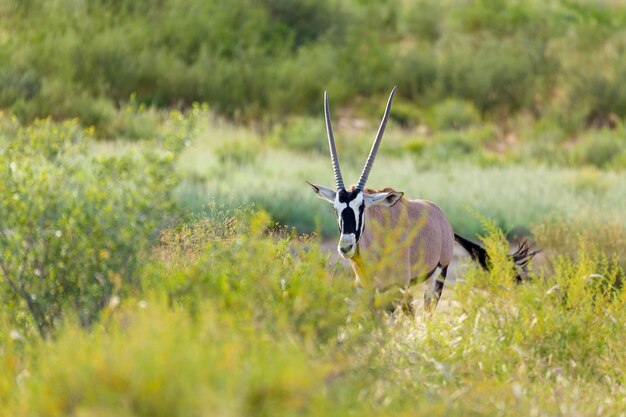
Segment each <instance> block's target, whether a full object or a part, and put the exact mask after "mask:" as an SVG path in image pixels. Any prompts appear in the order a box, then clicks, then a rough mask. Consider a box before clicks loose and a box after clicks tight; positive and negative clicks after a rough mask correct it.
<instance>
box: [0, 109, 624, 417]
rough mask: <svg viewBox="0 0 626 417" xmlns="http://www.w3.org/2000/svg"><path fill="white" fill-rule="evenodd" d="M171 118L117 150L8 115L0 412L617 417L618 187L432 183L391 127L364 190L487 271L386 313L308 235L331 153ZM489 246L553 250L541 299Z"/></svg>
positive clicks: (71, 128) (563, 176)
mask: <svg viewBox="0 0 626 417" xmlns="http://www.w3.org/2000/svg"><path fill="white" fill-rule="evenodd" d="M157 115H158V119H159V123H158V125H157V127H158V129H157V130H156V131H157V132H158V135H156V136H155V138H154V139H152V140H144V141H140V142H128V141H118V142H110V143H103V142H97V141H95V140H94V137H93V132H92V131H91V130H89V129H88V130H83V129H82V128H81V127H80V126H79V125H78V124H77V123H76V122H64V123H56V122H53V121H50V120H42V121H38V122H36V123H35V124H33V125H29V126H23V125H21V124H20V123H19V122H18V121H17V120H15V119H12V118H10V117H4V118H2V128H1V129H0V135H1V137H2V140H3V146H4V147H3V152H2V153H1V154H0V155H1V157H2V158H4V160H3V163H4V166H6V167H7V169H6V170H5V171H3V175H4V177H3V180H2V184H4V185H3V188H2V192H3V193H4V196H5V197H3V200H2V201H3V205H2V210H3V215H2V219H3V220H2V221H3V223H2V227H1V228H0V230H2V233H1V234H0V235H1V236H2V245H3V246H2V257H1V258H0V267H1V270H2V272H3V286H2V297H3V300H4V303H3V306H2V309H1V310H0V327H1V329H2V335H3V336H2V338H1V339H0V347H1V349H0V361H1V363H2V366H1V367H0V369H1V371H0V409H1V410H3V413H6V415H11V416H67V415H72V416H203V415H224V416H228V415H233V416H235V415H255V416H269V415H272V416H274V415H289V416H291V415H314V416H325V415H328V416H334V415H336V416H339V415H371V416H378V415H392V414H393V415H459V416H467V415H502V416H507V415H511V416H517V415H537V416H551V415H567V416H570V415H571V416H574V415H598V416H606V415H615V416H621V415H623V412H624V411H623V410H624V409H625V407H626V392H625V391H624V388H623V386H622V383H623V381H624V376H625V374H624V370H625V369H626V357H625V356H624V354H623V349H622V347H623V345H624V343H625V342H626V333H625V332H624V331H623V329H624V324H625V323H626V316H625V311H626V309H625V308H624V307H625V305H626V296H625V293H624V292H623V291H622V289H621V288H622V282H623V276H624V272H623V269H622V266H620V265H624V259H623V253H624V249H625V248H626V233H624V230H625V226H626V225H625V224H624V218H623V214H622V215H620V213H623V208H624V201H625V199H624V198H623V196H624V195H625V192H626V191H625V190H624V185H623V184H624V181H623V177H624V174H623V173H622V171H621V170H600V169H599V168H597V167H593V166H587V167H582V168H581V167H579V168H576V167H575V166H574V165H572V164H571V163H567V164H562V165H555V166H551V167H550V166H546V165H542V164H541V162H540V161H537V160H535V159H532V158H529V159H528V160H527V161H526V164H523V163H520V164H516V163H512V162H511V161H506V160H505V161H504V162H497V163H495V164H488V165H481V164H477V163H476V162H475V161H474V162H472V161H473V158H474V156H475V155H474V156H471V155H470V156H468V157H467V158H465V160H463V159H462V158H461V162H460V163H459V164H457V165H455V164H453V163H452V162H448V163H443V162H442V163H440V164H435V166H428V164H426V165H424V164H421V163H420V161H419V158H420V156H416V155H412V156H411V155H407V156H398V155H397V154H394V153H393V152H392V148H393V146H395V145H393V143H396V144H402V143H405V142H409V143H410V142H411V141H412V140H413V139H414V135H413V134H412V133H411V132H407V131H404V130H402V129H395V128H394V129H392V130H391V131H390V133H391V135H390V138H392V139H391V140H390V145H392V147H391V148H388V151H389V152H390V153H391V155H389V156H385V155H383V156H381V158H380V160H378V161H377V165H376V167H375V169H374V171H373V174H372V178H371V183H372V184H373V185H378V184H380V185H383V184H385V182H386V181H391V180H393V183H394V185H397V187H398V188H399V189H402V190H404V191H406V192H407V193H408V194H410V195H415V196H420V197H427V198H430V199H432V200H435V201H438V202H439V203H440V204H441V205H442V206H443V207H444V208H445V209H446V211H447V212H448V214H449V215H450V217H451V219H452V221H453V223H454V224H455V226H457V227H458V228H459V229H460V230H461V231H463V232H464V233H468V234H471V233H475V232H477V231H481V232H482V233H483V234H485V236H487V237H486V239H485V241H484V242H485V244H486V245H487V247H488V248H489V251H490V253H491V256H492V258H493V260H494V261H493V268H492V270H491V272H484V271H480V270H477V269H475V267H474V266H472V265H465V266H464V267H462V268H463V273H462V275H463V278H462V279H458V280H457V284H456V285H454V287H447V288H446V289H445V291H444V298H443V301H442V304H441V305H440V308H439V310H438V312H437V313H436V314H435V315H434V316H433V317H430V318H425V317H424V316H423V315H422V313H421V312H418V314H417V316H416V317H412V316H409V315H407V314H405V313H402V312H401V311H398V312H396V313H394V314H393V315H386V314H385V313H383V312H381V311H380V310H377V309H375V308H372V305H371V304H370V302H369V301H368V299H369V295H368V293H367V291H364V292H363V291H355V289H354V288H353V284H352V280H353V278H352V273H351V271H348V270H345V269H343V268H342V267H341V266H339V265H336V266H334V267H330V266H329V265H328V263H327V255H326V254H324V253H323V252H322V251H321V248H320V237H318V236H302V235H300V234H298V233H296V231H300V232H302V231H311V230H321V231H322V232H325V231H327V230H328V231H330V230H332V228H333V227H332V222H333V221H334V220H333V219H332V217H331V215H330V213H329V212H328V209H327V207H325V205H323V204H321V202H319V201H317V199H315V198H314V196H313V195H312V193H311V192H310V191H309V189H308V186H306V184H305V183H304V180H305V179H311V180H316V181H320V182H323V183H326V184H330V183H332V181H331V177H330V175H329V162H328V160H327V159H328V158H327V157H326V156H325V155H323V152H322V150H320V151H315V150H310V149H307V150H302V149H299V148H297V147H296V148H294V147H293V146H285V145H284V144H280V143H276V142H275V139H274V138H273V136H272V135H261V134H258V133H254V131H251V130H249V129H245V128H239V127H235V126H233V125H231V124H229V123H226V122H222V121H219V119H215V118H214V117H209V114H207V113H206V111H205V110H201V109H197V110H194V111H192V112H190V113H188V114H181V113H178V112H174V113H171V114H169V115H168V114H162V113H155V114H153V116H154V117H157ZM153 116H150V117H153ZM127 117H135V116H127ZM138 117H144V116H138ZM322 139H323V138H322ZM244 143H245V144H248V143H249V144H250V147H248V146H243V144H244ZM250 149H253V150H254V152H251V151H250ZM359 149H360V146H356V145H354V144H352V145H350V144H347V143H344V144H343V145H342V151H343V152H344V154H348V151H349V150H354V151H355V152H360V150H359ZM477 152H478V153H479V154H480V153H485V152H488V150H485V149H483V150H479V151H477ZM346 156H348V155H346ZM344 159H345V161H346V163H345V168H344V169H345V173H346V175H351V176H355V175H356V174H357V173H358V170H359V168H360V163H361V156H360V155H359V156H358V157H357V156H351V157H346V158H344ZM250 204H254V205H250ZM229 207H230V208H229ZM466 207H467V208H469V209H471V210H475V211H477V212H479V213H481V214H482V215H483V216H487V217H488V218H491V219H493V220H494V221H495V223H494V222H489V221H487V222H485V218H483V217H480V216H478V215H477V214H473V213H472V212H471V210H468V209H466ZM277 220H278V221H280V223H281V224H282V225H284V226H288V227H287V228H283V229H277V228H276V221H277ZM498 226H503V227H504V228H505V230H509V229H514V230H513V231H515V230H518V232H520V231H521V233H523V234H529V233H530V234H532V236H533V239H535V240H536V241H538V242H539V243H540V244H541V245H542V247H543V249H544V252H545V260H544V262H543V263H542V266H541V267H540V268H537V269H535V272H534V276H535V278H534V279H533V280H532V281H531V282H529V283H526V284H524V285H522V286H515V285H514V284H513V270H512V267H511V265H510V264H509V263H508V262H509V261H508V260H507V258H506V256H505V255H506V253H507V250H508V244H507V242H506V240H505V237H504V234H503V233H502V232H501V231H500V230H501V229H500V228H499V227H498ZM290 227H294V228H296V229H291V228H290ZM515 228H517V229H515ZM416 296H417V297H420V294H419V292H418V293H417V294H416Z"/></svg>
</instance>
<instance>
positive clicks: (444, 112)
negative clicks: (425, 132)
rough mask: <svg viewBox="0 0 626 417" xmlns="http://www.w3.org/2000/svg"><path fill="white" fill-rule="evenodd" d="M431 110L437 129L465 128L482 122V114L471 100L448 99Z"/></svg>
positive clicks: (434, 125) (433, 122) (433, 123)
mask: <svg viewBox="0 0 626 417" xmlns="http://www.w3.org/2000/svg"><path fill="white" fill-rule="evenodd" d="M431 112H432V116H431V118H432V125H433V127H434V128H435V129H437V130H448V129H464V128H468V127H471V126H473V125H476V124H478V123H480V114H478V111H477V110H476V109H475V108H474V106H473V105H472V103H470V102H464V101H459V100H452V99H450V100H446V101H443V102H441V103H439V104H437V105H435V106H434V107H433V108H432V110H431Z"/></svg>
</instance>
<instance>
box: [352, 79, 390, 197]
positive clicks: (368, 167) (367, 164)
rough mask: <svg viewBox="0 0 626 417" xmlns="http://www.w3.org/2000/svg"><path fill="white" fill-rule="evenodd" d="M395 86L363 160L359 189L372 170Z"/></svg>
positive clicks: (363, 185)
mask: <svg viewBox="0 0 626 417" xmlns="http://www.w3.org/2000/svg"><path fill="white" fill-rule="evenodd" d="M397 87H398V86H397V85H396V86H394V87H393V90H391V94H390V95H389V100H387V108H386V109H385V115H384V116H383V120H382V121H381V122H380V126H379V127H378V133H377V134H376V139H375V140H374V144H373V145H372V149H371V150H370V154H369V156H368V157H367V161H366V162H365V167H364V168H363V172H362V173H361V178H359V183H358V184H357V186H356V188H358V189H359V190H364V189H365V183H366V182H367V177H368V176H369V175H370V171H371V170H372V165H374V159H376V153H377V152H378V147H379V146H380V141H381V140H382V138H383V133H385V127H386V126H387V119H389V113H390V111H391V102H392V101H393V95H394V94H395V92H396V88H397Z"/></svg>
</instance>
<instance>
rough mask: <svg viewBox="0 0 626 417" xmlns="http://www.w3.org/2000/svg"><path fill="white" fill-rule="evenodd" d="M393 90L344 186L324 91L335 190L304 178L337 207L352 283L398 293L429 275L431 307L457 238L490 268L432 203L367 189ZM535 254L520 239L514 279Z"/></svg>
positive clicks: (342, 249) (427, 297) (428, 301)
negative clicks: (353, 177)
mask: <svg viewBox="0 0 626 417" xmlns="http://www.w3.org/2000/svg"><path fill="white" fill-rule="evenodd" d="M395 92H396V87H394V88H393V90H392V91H391V94H390V95H389V99H388V101H387V106H386V108H385V113H384V116H383V118H382V121H381V123H380V126H379V128H378V132H377V134H376V138H375V139H374V143H373V145H372V148H371V150H370V153H369V156H368V157H367V161H366V162H365V167H364V168H363V171H362V173H361V177H360V178H359V181H358V183H357V184H356V186H354V185H353V186H351V187H349V188H346V186H345V184H344V181H343V177H342V175H341V168H340V166H339V158H338V156H337V148H336V146H335V138H334V135H333V128H332V124H331V119H330V108H329V104H328V92H327V91H325V92H324V116H325V121H326V133H327V136H328V145H329V148H330V159H331V162H332V166H333V172H334V176H335V183H336V191H335V190H332V189H330V188H327V187H323V186H321V185H316V184H312V183H310V182H308V181H307V183H308V184H309V185H310V186H311V187H312V188H313V191H314V192H315V194H316V195H317V197H319V198H321V199H323V200H326V201H327V202H329V203H331V204H332V205H333V207H334V209H335V212H336V215H337V223H338V226H339V233H340V237H339V243H338V245H337V250H338V252H339V254H340V255H341V256H342V257H344V258H347V259H349V261H350V264H351V266H352V268H353V270H354V272H355V278H356V284H357V285H358V286H360V287H365V288H370V289H373V290H375V291H376V292H383V291H386V290H388V289H390V288H392V287H399V289H400V290H401V291H402V292H406V291H405V290H406V289H408V287H409V286H410V285H411V284H412V283H414V282H416V281H417V282H421V281H424V280H427V279H429V281H428V282H430V285H429V286H427V289H426V290H425V292H424V307H425V310H426V311H431V310H433V309H434V308H435V307H436V305H437V303H438V301H439V299H440V298H441V294H442V291H443V287H444V282H445V279H446V275H447V272H448V266H449V265H450V262H451V261H452V256H453V251H454V242H455V241H456V242H458V243H459V244H460V245H461V246H462V247H463V248H464V249H465V250H467V251H468V252H469V254H470V256H471V257H472V259H473V260H475V261H477V262H478V263H479V264H480V265H481V266H482V267H483V268H488V265H489V263H488V260H489V256H488V254H487V251H486V250H485V249H484V248H483V247H482V246H480V245H478V244H475V243H473V242H471V241H470V240H468V239H465V238H463V237H461V236H459V235H457V234H455V233H454V231H453V229H452V225H451V224H450V222H449V220H448V218H447V217H446V215H445V214H444V213H443V211H442V210H441V209H440V208H439V207H438V206H437V205H436V204H435V203H432V202H430V201H426V200H413V199H407V198H405V197H404V193H403V192H400V191H396V190H394V189H392V188H385V189H382V190H372V189H369V188H365V185H366V183H367V178H368V176H369V174H370V171H371V169H372V166H373V164H374V159H375V158H376V154H377V152H378V147H379V146H380V142H381V140H382V137H383V133H384V132H385V127H386V125H387V120H388V119H389V113H390V111H391V103H392V101H393V96H394V94H395ZM535 253H536V252H531V251H530V250H529V247H528V245H526V244H523V245H522V246H521V247H520V248H519V250H518V251H517V252H515V253H513V254H512V255H510V257H511V258H512V260H513V261H514V263H515V266H516V267H517V271H518V277H517V280H518V281H520V280H522V278H524V277H525V275H526V269H525V267H526V264H527V263H528V262H529V261H530V258H532V257H533V256H534V255H535Z"/></svg>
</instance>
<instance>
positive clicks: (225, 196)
mask: <svg viewBox="0 0 626 417" xmlns="http://www.w3.org/2000/svg"><path fill="white" fill-rule="evenodd" d="M218 136H219V134H218ZM320 141H323V138H320ZM259 146H260V145H259ZM383 152H384V150H383V151H381V155H379V156H378V157H377V160H376V163H375V166H374V168H373V170H372V174H371V176H370V179H369V182H368V185H369V186H371V187H374V188H377V187H378V188H383V187H385V186H392V187H394V188H395V189H397V190H399V191H404V192H405V194H406V196H407V197H410V198H423V199H428V200H431V201H434V202H435V203H437V204H438V205H440V206H441V207H442V208H443V210H444V212H445V213H446V214H447V215H448V217H449V218H450V219H451V221H452V224H453V226H454V227H455V230H458V231H459V232H460V233H464V234H476V233H478V232H481V231H482V229H481V226H480V222H479V221H478V220H477V219H476V218H475V217H474V216H473V215H472V214H471V213H470V210H468V209H472V210H476V211H478V212H479V213H481V214H483V215H484V216H486V217H488V218H491V219H493V220H495V221H496V222H497V224H498V225H499V226H500V227H501V228H503V229H504V230H507V231H509V230H512V229H515V228H522V229H524V228H525V229H528V228H530V227H531V226H532V225H535V224H538V223H541V222H545V221H547V220H550V219H554V218H557V219H571V220H573V219H575V218H580V217H582V216H586V215H589V214H591V215H592V216H593V217H594V218H599V219H611V218H614V217H616V216H617V217H618V218H621V217H619V214H620V213H623V212H624V210H625V209H626V207H625V204H626V203H625V202H626V185H624V184H626V181H625V180H626V177H625V176H624V174H623V173H621V172H604V171H599V170H597V169H593V168H589V169H585V170H578V169H573V168H564V167H554V168H549V167H546V166H542V165H539V166H536V165H535V164H534V163H532V162H529V164H531V165H530V166H525V164H520V165H500V166H492V167H489V166H487V167H481V166H476V165H475V164H470V163H468V162H461V163H459V164H456V163H454V162H453V161H448V162H443V161H440V162H439V163H438V164H436V165H435V166H432V167H429V168H425V169H422V168H420V164H421V160H422V158H423V157H422V156H419V157H408V156H404V157H400V158H396V157H386V156H385V155H384V153H383ZM340 155H341V158H342V159H341V161H342V170H343V172H344V178H346V181H351V180H350V179H353V180H356V179H357V178H358V176H359V174H360V170H361V169H362V163H363V161H364V159H365V156H366V155H367V152H366V151H365V152H362V153H361V154H359V155H355V154H354V153H353V152H350V153H348V152H343V153H342V152H341V151H340ZM361 157H362V158H361ZM240 159H241V158H240ZM180 170H181V172H182V173H183V175H184V176H185V177H186V178H187V180H185V181H183V184H182V185H181V187H180V188H179V190H178V200H179V201H180V202H181V204H183V205H184V206H186V207H189V208H191V209H193V210H196V211H198V210H201V208H202V206H203V205H204V204H207V203H209V202H217V203H218V204H225V205H228V206H239V205H241V204H250V203H254V204H255V205H257V206H258V207H260V208H263V209H265V210H267V211H268V212H269V213H270V214H271V215H272V216H273V218H275V219H276V220H278V221H279V222H281V223H282V224H285V225H289V226H294V227H296V228H298V230H301V231H313V230H317V228H318V227H319V228H321V231H322V232H323V233H324V234H332V233H335V231H336V226H335V224H334V222H335V219H334V214H333V213H332V210H330V208H328V207H326V205H325V204H324V203H322V202H321V201H318V200H317V199H316V198H315V196H314V194H313V193H312V192H311V190H310V187H309V186H308V185H307V184H306V182H305V181H311V182H314V183H319V184H325V185H327V186H330V185H332V184H333V183H334V180H333V178H332V169H331V167H330V162H329V158H328V157H327V156H325V155H324V156H322V155H317V154H311V153H309V154H302V153H297V152H292V151H288V150H284V149H271V148H267V147H262V146H260V147H258V148H257V150H256V151H255V152H254V156H253V157H252V158H251V159H250V160H245V161H243V160H240V161H239V162H235V161H233V160H231V161H227V162H226V163H224V162H221V161H220V157H219V155H216V152H215V151H212V150H211V146H210V145H208V144H206V143H204V144H203V142H199V143H198V144H196V145H194V146H192V147H191V148H189V149H187V150H186V152H185V153H184V154H183V155H182V157H181V162H180ZM623 226H626V224H623Z"/></svg>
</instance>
